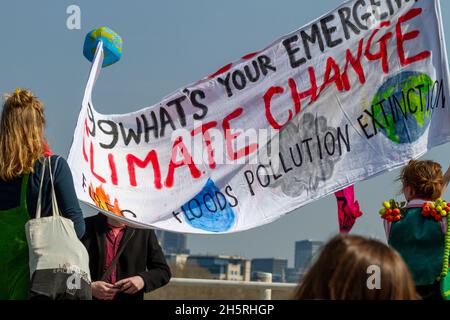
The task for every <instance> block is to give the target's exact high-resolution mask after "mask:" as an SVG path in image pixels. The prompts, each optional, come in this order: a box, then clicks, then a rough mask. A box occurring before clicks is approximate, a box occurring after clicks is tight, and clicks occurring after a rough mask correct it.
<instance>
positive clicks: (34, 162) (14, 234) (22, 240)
mask: <svg viewBox="0 0 450 320" xmlns="http://www.w3.org/2000/svg"><path fill="white" fill-rule="evenodd" d="M44 129H45V116H44V106H43V104H42V103H41V102H40V101H39V100H38V99H37V98H36V97H35V96H34V95H33V94H32V93H31V92H30V91H28V90H24V89H16V91H15V92H14V93H12V94H10V95H7V96H6V101H5V103H4V105H3V110H2V113H1V119H0V299H1V300H5V299H26V298H27V297H28V290H29V282H30V275H29V266H28V246H27V242H26V237H25V224H26V223H27V221H28V220H29V219H32V218H34V217H35V213H36V206H37V198H38V193H39V186H40V178H41V176H42V160H43V159H44V158H43V157H44V151H45V145H46V142H45V138H44ZM50 160H51V165H52V173H53V176H54V186H55V192H56V197H57V199H58V207H59V209H60V212H61V214H62V215H63V216H65V217H66V218H69V219H71V220H72V221H73V222H74V226H75V230H76V232H77V235H78V237H80V238H81V237H82V235H83V233H84V229H85V226H84V220H83V215H82V212H81V209H80V206H79V203H78V200H77V197H76V194H75V189H74V186H73V180H72V175H71V172H70V169H69V166H68V165H67V162H66V161H65V160H64V159H63V158H61V157H59V156H51V158H50ZM50 188H51V185H50V175H49V172H48V170H46V172H45V174H44V180H43V188H42V211H41V212H42V216H43V217H45V216H47V215H49V214H51V198H50Z"/></svg>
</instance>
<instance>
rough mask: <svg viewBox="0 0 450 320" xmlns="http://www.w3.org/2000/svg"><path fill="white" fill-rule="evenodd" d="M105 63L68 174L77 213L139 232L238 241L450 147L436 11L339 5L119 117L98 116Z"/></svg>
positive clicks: (83, 114) (402, 5) (384, 2)
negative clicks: (237, 235)
mask: <svg viewBox="0 0 450 320" xmlns="http://www.w3.org/2000/svg"><path fill="white" fill-rule="evenodd" d="M102 57H103V55H102V47H101V46H99V47H98V50H97V53H96V56H95V59H94V62H93V65H92V68H91V72H90V75H89V79H88V83H87V86H86V89H85V96H84V99H83V102H82V108H81V111H80V115H79V118H78V123H77V127H76V129H75V133H74V140H73V145H72V147H71V150H70V155H69V160H68V161H69V165H70V167H71V170H72V172H73V176H74V182H75V186H76V191H77V195H78V197H79V199H80V200H82V201H83V202H85V203H87V204H89V205H91V206H94V207H96V208H99V209H101V210H102V211H103V212H105V213H107V214H109V215H111V216H113V217H116V218H117V219H122V220H123V221H126V222H127V223H130V224H132V225H136V226H143V227H146V226H147V227H155V228H160V229H164V230H171V231H177V232H186V233H227V232H236V231H241V230H246V229H249V228H253V227H256V226H259V225H263V224H266V223H269V222H271V221H274V220H275V219H277V218H279V217H281V216H282V215H284V214H286V213H289V212H291V211H293V210H295V209H297V208H299V207H301V206H303V205H305V204H307V203H309V202H311V201H314V200H317V199H319V198H321V197H324V196H326V195H329V194H331V193H333V192H335V191H338V190H341V189H343V188H345V187H347V186H349V185H352V184H354V183H355V182H358V181H361V180H363V179H367V178H369V177H372V176H374V175H377V174H381V173H383V172H385V171H387V170H390V169H393V168H396V167H399V166H401V165H403V164H404V163H405V162H406V161H408V160H409V159H411V158H416V157H419V156H421V155H422V154H424V153H425V152H426V151H427V150H429V149H430V148H432V147H434V146H437V145H440V144H443V143H445V142H448V141H449V139H450V125H449V124H450V113H449V104H448V101H447V97H448V95H449V77H448V75H449V73H448V65H447V55H446V50H445V43H444V35H443V28H442V19H441V14H440V7H439V1H437V0H419V1H412V0H410V1H407V0H380V1H368V0H355V1H346V2H345V3H343V4H342V5H341V6H340V7H339V8H337V9H336V10H334V11H332V12H330V13H328V14H326V15H324V16H322V17H320V18H318V19H317V20H315V21H313V22H311V23H309V24H308V25H306V26H304V27H302V28H300V29H299V30H296V31H294V32H292V33H290V34H288V35H286V36H283V37H281V38H280V39H278V40H276V41H275V42H273V43H272V44H271V45H269V46H268V47H266V48H265V49H263V50H260V51H257V52H253V53H250V54H246V55H244V56H243V57H242V58H241V59H239V60H237V61H235V62H233V63H230V64H227V65H225V66H224V67H222V68H221V69H220V70H218V71H217V72H215V73H213V74H211V75H209V76H207V77H205V78H204V79H202V80H200V81H198V82H196V83H193V84H191V85H188V86H186V87H183V88H181V89H179V90H177V91H175V92H174V93H172V94H170V95H169V96H168V97H166V98H164V99H163V100H161V101H160V102H159V103H157V104H155V105H153V106H150V107H147V108H144V109H142V110H139V111H135V112H131V113H127V114H122V115H104V114H100V113H98V112H97V111H96V110H95V109H94V105H93V103H92V90H93V88H94V84H95V81H96V78H97V76H98V74H99V72H100V70H101V66H102ZM174 67H175V66H174ZM130 81H133V79H130ZM314 214H320V212H316V213H314Z"/></svg>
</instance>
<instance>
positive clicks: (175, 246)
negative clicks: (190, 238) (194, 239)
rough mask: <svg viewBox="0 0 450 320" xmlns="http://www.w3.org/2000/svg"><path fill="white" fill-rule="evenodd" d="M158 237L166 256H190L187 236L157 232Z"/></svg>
mask: <svg viewBox="0 0 450 320" xmlns="http://www.w3.org/2000/svg"><path fill="white" fill-rule="evenodd" d="M156 237H157V238H158V241H159V244H160V245H161V247H162V249H163V251H164V253H165V254H171V253H177V254H189V249H188V248H187V236H186V235H185V234H183V233H176V232H169V231H163V230H156Z"/></svg>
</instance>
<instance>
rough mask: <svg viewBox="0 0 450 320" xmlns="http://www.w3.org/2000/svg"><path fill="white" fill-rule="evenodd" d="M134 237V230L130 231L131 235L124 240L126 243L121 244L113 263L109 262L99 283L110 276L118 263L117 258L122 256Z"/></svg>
mask: <svg viewBox="0 0 450 320" xmlns="http://www.w3.org/2000/svg"><path fill="white" fill-rule="evenodd" d="M133 236H134V229H133V230H132V231H131V235H130V236H129V237H128V239H126V241H125V242H124V243H123V244H122V246H121V247H120V249H119V251H118V252H117V254H116V256H115V257H114V259H113V261H111V264H110V265H109V267H108V269H107V270H106V271H105V273H104V274H103V276H102V278H101V281H105V280H106V278H108V276H109V275H110V274H111V272H112V271H113V269H114V268H115V266H116V265H117V263H118V262H119V258H120V256H121V255H122V253H123V251H124V250H125V247H126V246H127V244H128V242H129V241H130V240H131V238H132V237H133Z"/></svg>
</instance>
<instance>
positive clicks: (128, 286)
mask: <svg viewBox="0 0 450 320" xmlns="http://www.w3.org/2000/svg"><path fill="white" fill-rule="evenodd" d="M144 285H145V282H144V279H143V278H142V277H141V276H134V277H130V278H126V279H122V280H120V281H117V282H116V284H115V287H116V288H117V287H120V289H119V290H120V292H123V293H126V294H134V293H136V292H138V291H140V290H142V289H143V288H144Z"/></svg>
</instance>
